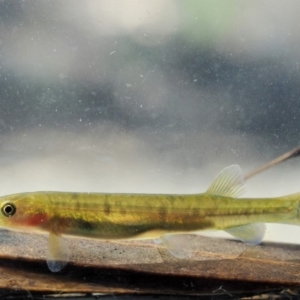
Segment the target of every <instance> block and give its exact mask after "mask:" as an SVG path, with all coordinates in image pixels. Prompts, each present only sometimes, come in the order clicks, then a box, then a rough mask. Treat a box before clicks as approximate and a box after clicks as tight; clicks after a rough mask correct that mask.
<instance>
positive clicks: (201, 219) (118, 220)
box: [0, 165, 300, 272]
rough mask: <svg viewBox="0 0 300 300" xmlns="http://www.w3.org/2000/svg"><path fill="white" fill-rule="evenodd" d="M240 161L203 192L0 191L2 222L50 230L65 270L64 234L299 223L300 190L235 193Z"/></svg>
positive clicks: (253, 231) (137, 235)
mask: <svg viewBox="0 0 300 300" xmlns="http://www.w3.org/2000/svg"><path fill="white" fill-rule="evenodd" d="M244 187H245V186H244V179H243V176H242V172H241V169H240V167H239V166H237V165H233V166H229V167H227V168H225V169H224V170H223V171H222V172H221V173H220V174H219V175H218V176H217V178H216V179H215V181H214V182H213V183H212V185H211V186H210V187H209V189H208V190H207V191H206V192H205V193H203V194H192V195H167V194H100V193H99V194H98V193H69V192H33V193H23V194H15V195H9V196H3V197H0V207H1V215H0V226H1V227H3V228H7V229H12V230H20V231H46V232H49V233H50V236H49V249H48V258H47V263H48V266H49V268H50V270H51V271H53V272H57V271H59V270H61V269H62V268H63V267H64V266H65V265H66V263H67V261H68V259H69V251H68V249H67V247H66V244H65V243H64V240H63V239H62V238H61V236H62V235H72V236H78V237H88V238H97V239H104V240H112V239H148V238H158V237H161V236H163V235H164V234H176V233H187V232H196V231H199V230H203V229H223V230H226V231H227V232H229V233H231V234H232V235H233V236H235V237H237V238H239V239H240V240H242V241H244V242H247V243H252V244H256V243H260V242H261V240H262V239H263V236H264V233H265V227H264V225H263V224H261V223H288V224H299V221H298V219H299V216H298V214H299V212H298V211H299V200H300V193H299V194H294V195H290V196H285V197H280V198H268V199H260V198H255V199H246V198H245V199H237V198H236V197H238V196H239V195H240V194H241V193H242V192H243V191H244Z"/></svg>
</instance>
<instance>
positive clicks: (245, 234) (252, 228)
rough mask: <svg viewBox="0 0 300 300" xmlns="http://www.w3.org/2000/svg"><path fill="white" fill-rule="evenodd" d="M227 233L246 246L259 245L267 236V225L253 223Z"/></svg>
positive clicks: (227, 230) (234, 228) (229, 230)
mask: <svg viewBox="0 0 300 300" xmlns="http://www.w3.org/2000/svg"><path fill="white" fill-rule="evenodd" d="M225 231H226V232H228V233H229V234H231V235H232V236H234V237H235V238H237V239H239V240H240V241H242V242H244V243H246V244H249V245H258V244H260V243H261V242H262V240H263V238H264V236H265V233H266V225H265V224H264V223H253V224H249V225H242V226H237V227H232V228H228V229H226V230H225Z"/></svg>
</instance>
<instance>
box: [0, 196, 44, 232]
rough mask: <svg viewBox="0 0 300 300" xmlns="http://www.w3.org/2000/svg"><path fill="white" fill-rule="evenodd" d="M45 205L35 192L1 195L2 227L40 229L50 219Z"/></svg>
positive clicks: (0, 225) (0, 220)
mask: <svg viewBox="0 0 300 300" xmlns="http://www.w3.org/2000/svg"><path fill="white" fill-rule="evenodd" d="M47 216H48V214H47V211H46V207H45V205H43V202H42V201H40V200H39V199H36V197H34V196H33V194H15V195H9V196H4V197H0V227H2V228H8V229H16V230H17V229H27V228H28V229H39V228H41V227H43V225H44V224H45V223H46V222H47V220H48V217H47Z"/></svg>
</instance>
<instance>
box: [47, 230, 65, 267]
mask: <svg viewBox="0 0 300 300" xmlns="http://www.w3.org/2000/svg"><path fill="white" fill-rule="evenodd" d="M69 258H70V254H69V248H68V245H67V244H66V242H65V240H64V239H63V238H62V236H61V235H56V234H54V233H50V234H49V241H48V252H47V265H48V268H49V269H50V271H52V272H59V271H60V270H62V269H63V268H64V267H65V266H66V264H67V263H68V261H69Z"/></svg>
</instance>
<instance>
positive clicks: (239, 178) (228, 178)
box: [206, 165, 245, 198]
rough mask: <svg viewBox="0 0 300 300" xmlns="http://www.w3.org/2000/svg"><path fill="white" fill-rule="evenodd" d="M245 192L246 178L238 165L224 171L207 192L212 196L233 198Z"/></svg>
mask: <svg viewBox="0 0 300 300" xmlns="http://www.w3.org/2000/svg"><path fill="white" fill-rule="evenodd" d="M244 192H245V181H244V176H243V172H242V170H241V168H240V167H239V166H238V165H231V166H229V167H227V168H225V169H223V170H222V171H221V172H220V173H219V174H218V176H217V177H216V179H215V180H214V181H213V183H212V184H211V185H210V187H209V188H208V190H207V191H206V193H208V194H211V195H216V196H223V197H231V198H236V197H238V196H240V195H241V194H243V193H244Z"/></svg>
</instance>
